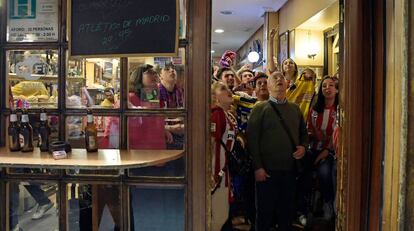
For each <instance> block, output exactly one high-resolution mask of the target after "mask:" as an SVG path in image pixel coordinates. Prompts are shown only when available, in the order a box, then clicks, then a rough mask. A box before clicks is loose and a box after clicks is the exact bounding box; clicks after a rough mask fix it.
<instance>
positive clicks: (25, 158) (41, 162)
mask: <svg viewBox="0 0 414 231" xmlns="http://www.w3.org/2000/svg"><path fill="white" fill-rule="evenodd" d="M183 154H184V151H183V150H118V149H100V150H98V152H94V153H88V152H87V151H86V149H72V152H70V153H69V155H68V157H67V158H66V159H61V160H55V159H53V156H52V155H51V154H49V153H47V152H40V149H39V148H35V149H34V151H33V152H29V153H25V152H10V151H9V149H8V148H0V167H10V168H50V169H77V170H78V169H90V170H99V169H127V168H140V167H148V166H154V165H160V164H165V163H166V162H169V161H173V160H176V159H179V158H180V157H182V156H183Z"/></svg>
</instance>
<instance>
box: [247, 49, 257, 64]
mask: <svg viewBox="0 0 414 231" xmlns="http://www.w3.org/2000/svg"><path fill="white" fill-rule="evenodd" d="M259 58H260V56H259V53H257V52H256V51H251V52H250V53H249V55H247V59H248V60H249V62H251V63H255V62H257V61H259Z"/></svg>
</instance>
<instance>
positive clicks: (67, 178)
mask: <svg viewBox="0 0 414 231" xmlns="http://www.w3.org/2000/svg"><path fill="white" fill-rule="evenodd" d="M57 1H58V20H59V23H58V28H59V29H58V31H59V34H58V41H57V42H30V43H29V42H7V41H6V33H7V9H8V4H7V2H8V0H0V3H1V4H0V5H1V7H0V52H1V53H0V147H3V146H5V142H6V131H5V128H6V121H5V120H6V118H7V116H8V115H9V114H10V109H9V108H7V103H6V102H5V101H6V100H5V96H6V94H7V93H8V89H6V86H7V84H6V83H7V79H6V75H7V73H6V70H7V68H6V59H7V57H6V52H7V51H9V50H46V49H53V50H57V51H58V56H59V58H58V59H59V61H58V66H59V70H58V86H59V88H58V107H57V108H56V109H50V108H47V109H46V112H47V113H48V114H54V115H58V116H59V138H60V139H61V140H65V133H66V128H65V127H66V126H65V119H66V117H67V116H85V115H86V109H76V108H66V107H65V102H66V92H65V89H66V79H65V76H66V63H67V59H68V58H69V56H68V55H67V54H68V53H67V51H68V41H67V25H68V24H67V3H68V2H67V1H70V0H57ZM184 2H185V8H186V19H185V20H186V24H185V25H186V28H185V30H186V32H185V35H186V38H184V39H182V38H180V39H179V48H184V49H185V60H184V62H185V71H184V76H185V77H184V78H185V81H184V87H185V92H188V91H187V90H188V73H189V70H188V59H189V58H188V57H189V42H188V37H189V20H188V18H189V16H190V14H189V1H188V0H184ZM120 78H121V89H128V59H127V58H120ZM120 94H121V97H120V108H119V109H93V110H92V111H93V114H94V115H96V116H118V117H119V118H120V149H127V138H128V137H127V135H128V131H127V119H128V117H129V116H154V115H156V116H165V117H183V118H184V121H185V124H186V125H187V124H188V100H187V98H186V99H185V105H184V109H145V110H139V109H138V110H137V109H129V108H128V103H127V102H128V91H127V90H121V92H120ZM28 111H29V113H39V112H40V109H29V110H28ZM185 134H188V126H186V133H185ZM184 147H185V148H184V149H185V150H188V141H187V138H186V142H185V146H184ZM185 153H187V152H185ZM184 158H185V162H186V171H185V175H184V177H165V178H159V177H129V176H128V175H126V174H121V175H118V176H108V175H101V176H99V175H76V176H75V175H68V174H66V169H59V170H58V174H55V175H42V174H30V175H28V174H24V175H22V174H12V173H8V172H7V169H6V168H0V230H8V227H6V224H7V223H8V222H7V221H6V219H8V218H7V217H8V216H7V214H8V211H6V208H7V207H8V206H7V204H8V201H7V196H6V195H7V194H8V192H7V188H8V187H7V183H8V182H21V181H34V180H35V181H42V182H56V183H57V184H58V188H59V192H58V194H59V195H58V204H59V209H60V212H59V230H67V224H66V222H67V221H66V212H67V211H66V200H65V198H66V183H98V184H105V183H109V184H119V185H120V187H121V189H120V190H121V204H122V214H121V216H122V215H124V216H122V219H123V222H122V226H121V230H129V226H130V223H129V216H125V215H128V214H129V200H128V198H129V187H128V186H129V185H154V186H157V185H178V186H182V187H184V189H185V190H184V191H185V195H184V198H186V202H185V214H186V215H187V214H188V211H189V199H188V198H189V196H188V194H189V190H190V189H189V187H188V180H187V179H188V174H189V171H187V169H188V166H189V164H188V158H187V155H185V156H184ZM186 217H188V216H186ZM185 226H186V230H189V229H190V228H189V227H188V226H189V222H187V221H186V222H185Z"/></svg>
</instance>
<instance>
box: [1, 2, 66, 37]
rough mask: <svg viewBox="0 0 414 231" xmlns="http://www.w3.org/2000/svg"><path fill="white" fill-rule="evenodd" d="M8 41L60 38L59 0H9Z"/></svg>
mask: <svg viewBox="0 0 414 231" xmlns="http://www.w3.org/2000/svg"><path fill="white" fill-rule="evenodd" d="M7 6H8V7H7V41H8V42H52V41H57V40H58V30H59V28H58V0H25V1H23V0H8V1H7Z"/></svg>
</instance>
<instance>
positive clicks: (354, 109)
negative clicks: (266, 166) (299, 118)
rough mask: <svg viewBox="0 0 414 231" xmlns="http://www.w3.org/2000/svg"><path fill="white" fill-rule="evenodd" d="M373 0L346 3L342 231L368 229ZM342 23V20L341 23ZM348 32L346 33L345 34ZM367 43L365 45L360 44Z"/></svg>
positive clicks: (340, 186)
mask: <svg viewBox="0 0 414 231" xmlns="http://www.w3.org/2000/svg"><path fill="white" fill-rule="evenodd" d="M372 2H373V1H358V0H344V1H341V4H340V5H341V6H343V7H344V9H343V10H344V12H345V13H344V17H343V18H342V14H341V17H340V20H341V22H343V30H341V35H343V42H342V43H341V51H343V52H342V57H341V67H340V79H341V83H340V92H341V94H340V106H341V109H340V117H341V118H340V120H341V127H342V133H341V155H340V159H339V162H338V166H339V167H338V179H339V181H338V182H339V183H338V189H339V195H340V196H339V198H338V199H339V201H338V203H339V216H338V230H353V231H354V230H355V231H357V230H366V229H367V224H368V218H367V212H368V208H369V200H368V198H369V187H368V185H369V175H370V169H369V166H370V164H369V163H370V156H371V151H372V150H371V144H372V143H371V142H372V139H371V129H372V126H371V125H372V115H373V114H372V105H373V104H372V92H373V86H372V81H373V75H372V73H373V65H372V49H373V46H372V34H370V33H367V32H369V31H371V25H372V23H373V21H372V12H371V10H370V9H372ZM342 20H343V21H342ZM344 31H346V33H344ZM361 41H363V42H361Z"/></svg>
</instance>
